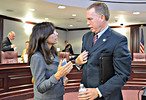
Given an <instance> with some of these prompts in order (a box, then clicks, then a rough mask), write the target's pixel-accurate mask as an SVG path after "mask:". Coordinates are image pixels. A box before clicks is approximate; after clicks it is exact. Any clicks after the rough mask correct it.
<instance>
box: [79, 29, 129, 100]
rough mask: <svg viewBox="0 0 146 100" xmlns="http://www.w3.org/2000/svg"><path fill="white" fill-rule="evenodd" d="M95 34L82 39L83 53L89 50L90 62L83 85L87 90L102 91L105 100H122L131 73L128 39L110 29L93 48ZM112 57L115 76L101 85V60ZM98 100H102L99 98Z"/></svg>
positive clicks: (83, 75) (85, 67)
mask: <svg viewBox="0 0 146 100" xmlns="http://www.w3.org/2000/svg"><path fill="white" fill-rule="evenodd" d="M93 36H94V33H92V32H91V31H90V32H88V33H86V34H85V35H84V36H83V39H82V42H83V43H82V52H83V51H84V50H87V51H88V52H89V54H88V62H87V63H86V64H84V65H83V66H82V67H83V74H82V80H81V83H83V84H84V85H85V87H87V88H97V87H98V89H99V90H100V92H101V94H102V96H103V97H104V100H122V99H123V98H122V93H121V87H122V86H123V85H124V84H125V83H126V82H127V80H128V78H129V77H130V71H131V53H130V52H129V50H128V47H127V38H126V37H125V36H123V35H121V34H119V33H117V32H115V31H114V30H112V29H111V28H108V29H107V30H106V31H105V32H104V33H103V34H102V36H101V37H100V38H99V39H98V40H97V41H96V43H95V44H94V45H93V46H92V40H93ZM101 56H112V57H113V66H114V69H115V75H114V76H113V77H112V78H110V79H109V80H108V81H107V82H105V83H104V84H102V85H100V82H99V80H100V74H99V58H100V57H101ZM97 100H101V99H99V98H97Z"/></svg>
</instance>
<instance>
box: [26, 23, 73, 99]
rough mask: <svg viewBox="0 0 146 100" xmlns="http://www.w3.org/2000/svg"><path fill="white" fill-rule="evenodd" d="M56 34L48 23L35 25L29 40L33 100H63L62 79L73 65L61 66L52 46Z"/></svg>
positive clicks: (52, 26) (55, 41)
mask: <svg viewBox="0 0 146 100" xmlns="http://www.w3.org/2000/svg"><path fill="white" fill-rule="evenodd" d="M57 36H58V33H57V32H56V30H55V27H54V25H53V24H52V23H50V22H43V23H38V24H36V25H35V26H34V27H33V29H32V34H31V36H30V40H29V52H28V61H29V64H30V68H31V72H32V76H33V78H34V100H63V95H64V86H63V82H64V81H63V78H64V76H66V75H67V74H68V73H69V72H70V71H71V69H72V68H73V64H72V63H71V62H68V63H67V64H66V65H64V66H61V64H62V61H60V63H59V58H58V56H57V52H56V49H55V47H54V46H53V45H54V44H56V43H57V41H58V40H57Z"/></svg>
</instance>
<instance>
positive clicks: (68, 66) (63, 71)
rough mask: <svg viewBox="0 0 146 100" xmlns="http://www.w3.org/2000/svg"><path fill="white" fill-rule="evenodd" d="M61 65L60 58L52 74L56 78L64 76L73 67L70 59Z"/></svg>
mask: <svg viewBox="0 0 146 100" xmlns="http://www.w3.org/2000/svg"><path fill="white" fill-rule="evenodd" d="M61 65H62V60H61V61H60V63H59V66H58V70H57V72H56V73H55V75H54V76H55V78H56V80H59V79H60V78H61V77H63V76H66V75H67V74H68V73H69V72H70V71H71V70H72V68H73V64H72V63H71V61H69V62H68V63H67V64H65V65H64V66H61Z"/></svg>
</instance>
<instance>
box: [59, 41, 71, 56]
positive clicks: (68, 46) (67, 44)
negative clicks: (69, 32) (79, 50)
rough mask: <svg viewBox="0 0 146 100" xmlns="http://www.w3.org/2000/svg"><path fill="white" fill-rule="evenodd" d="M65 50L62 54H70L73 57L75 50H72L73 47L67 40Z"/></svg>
mask: <svg viewBox="0 0 146 100" xmlns="http://www.w3.org/2000/svg"><path fill="white" fill-rule="evenodd" d="M64 43H65V49H64V50H62V52H69V53H70V54H71V55H73V54H74V52H73V49H72V45H71V44H69V43H68V41H67V40H65V42H64Z"/></svg>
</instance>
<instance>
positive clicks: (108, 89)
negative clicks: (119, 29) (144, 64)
mask: <svg viewBox="0 0 146 100" xmlns="http://www.w3.org/2000/svg"><path fill="white" fill-rule="evenodd" d="M113 66H114V69H115V75H114V76H113V77H112V78H110V79H109V80H108V81H107V82H105V83H104V84H102V85H100V86H99V87H98V88H99V90H100V92H101V93H102V95H103V97H104V98H105V97H108V96H109V95H111V94H112V92H114V91H115V90H121V87H122V86H123V85H124V84H125V83H126V82H127V81H128V79H129V77H130V73H131V53H130V52H129V50H128V47H127V38H126V37H122V38H121V40H119V43H117V45H116V47H115V49H114V52H113Z"/></svg>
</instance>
